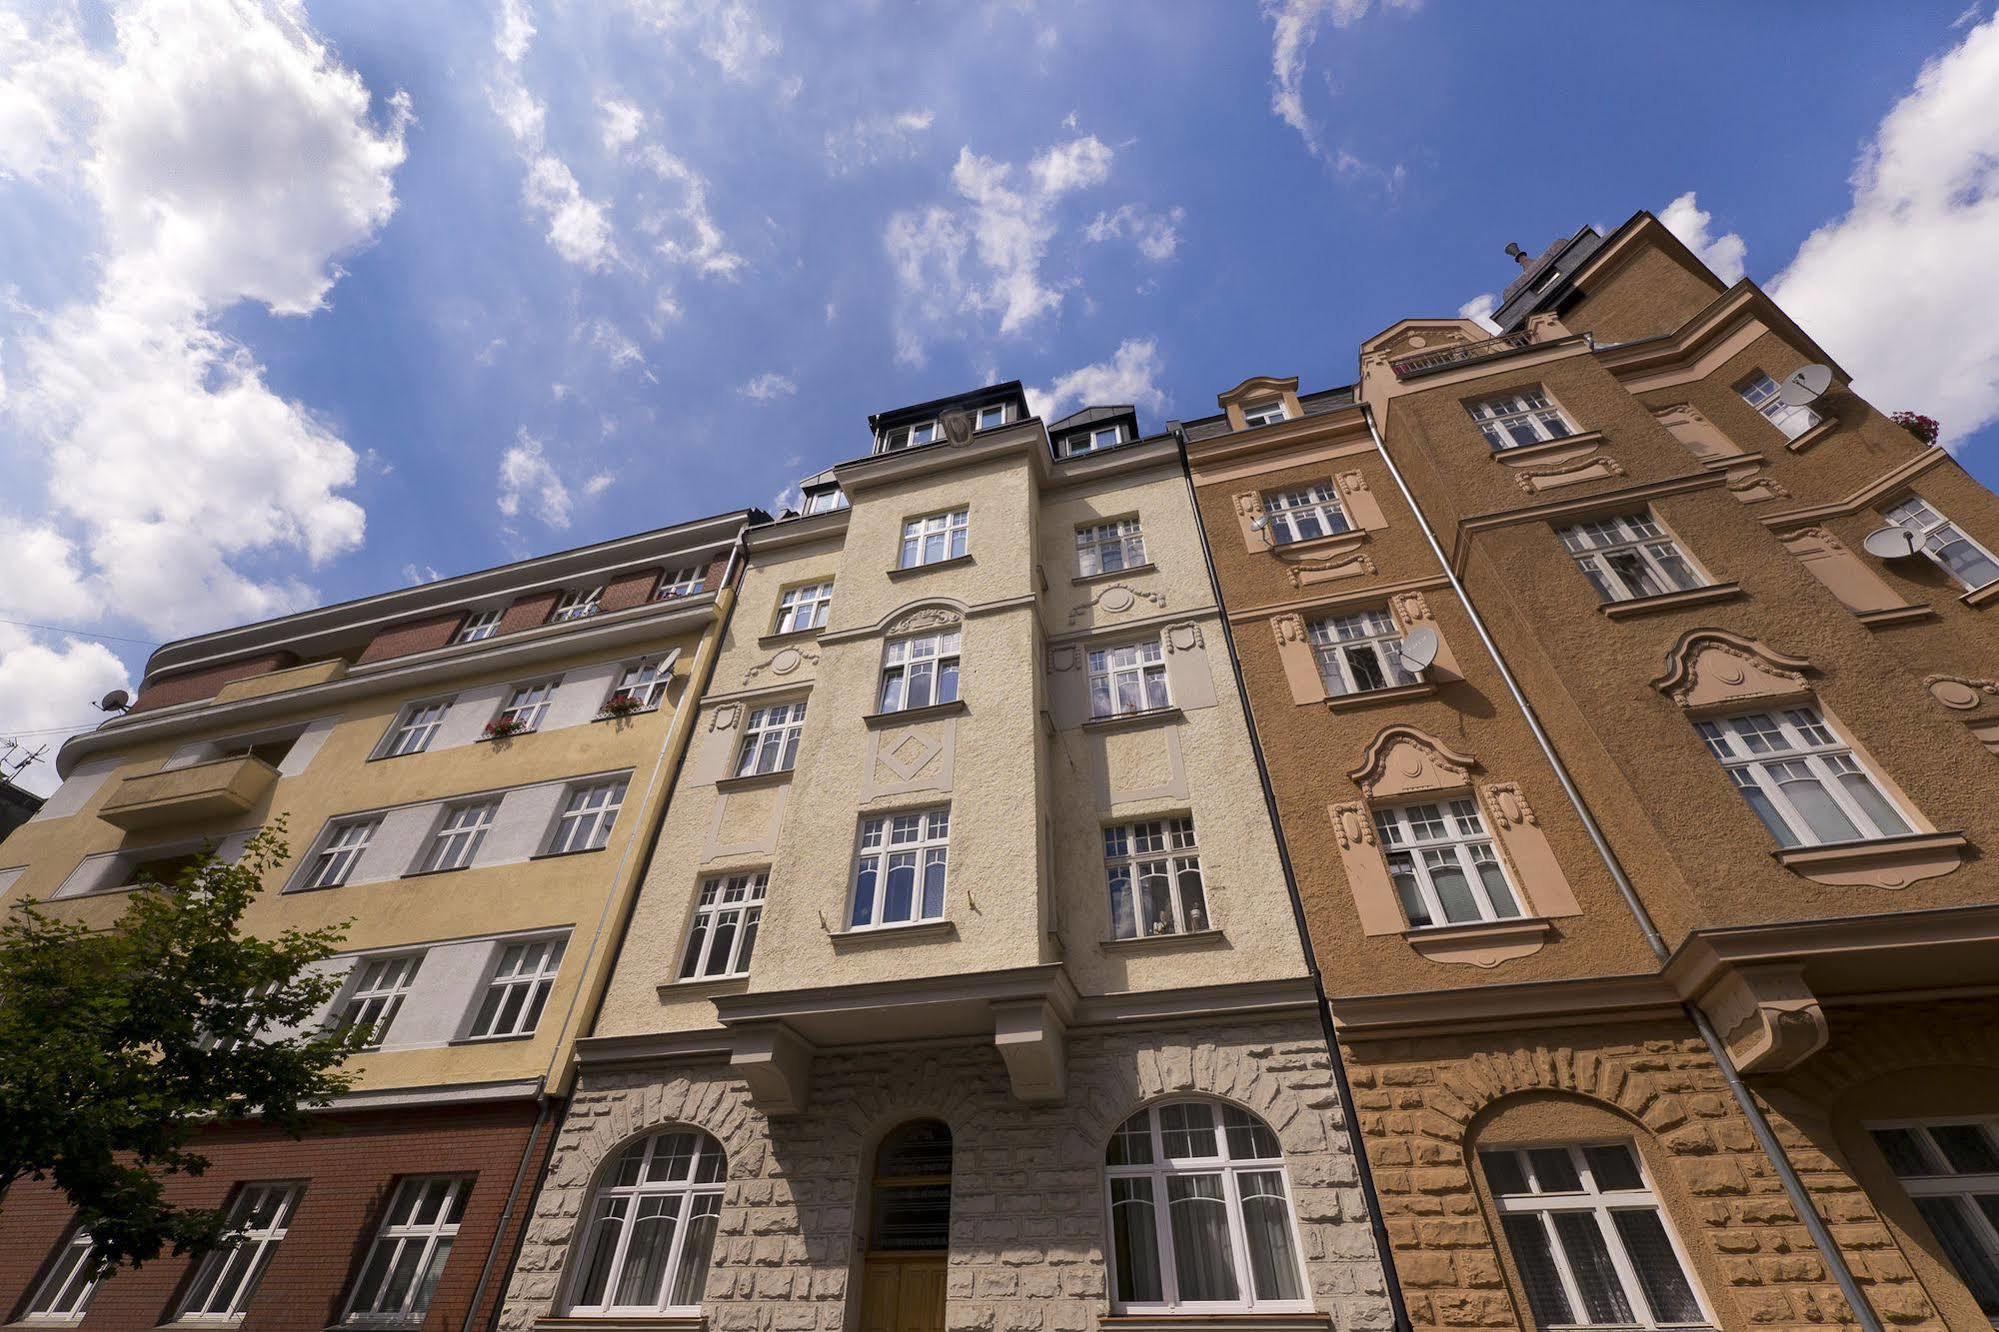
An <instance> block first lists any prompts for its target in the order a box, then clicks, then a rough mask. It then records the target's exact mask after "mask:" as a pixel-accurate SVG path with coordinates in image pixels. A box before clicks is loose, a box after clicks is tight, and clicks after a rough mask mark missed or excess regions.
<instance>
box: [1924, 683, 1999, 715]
mask: <svg viewBox="0 0 1999 1332" xmlns="http://www.w3.org/2000/svg"><path fill="white" fill-rule="evenodd" d="M1923 684H1924V685H1926V686H1927V687H1928V688H1929V691H1930V697H1931V698H1933V699H1935V700H1936V701H1937V702H1939V703H1941V704H1943V705H1944V706H1945V707H1947V708H1949V709H1951V710H1952V711H1953V712H1969V711H1971V710H1972V709H1973V708H1975V707H1977V706H1978V705H1979V704H1981V703H1983V702H1984V701H1985V699H1984V698H1983V697H1981V695H1987V694H1990V695H1995V696H1999V680H1974V679H1971V678H1970V677H1968V676H1963V675H1926V676H1924V677H1923Z"/></svg>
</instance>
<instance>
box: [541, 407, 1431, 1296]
mask: <svg viewBox="0 0 1999 1332" xmlns="http://www.w3.org/2000/svg"><path fill="white" fill-rule="evenodd" d="M869 424H870V427H871V430H872V433H873V450H872V451H871V452H870V453H868V454H867V455H866V456H863V457H860V458H857V459H856V460H854V461H851V462H848V463H843V464H841V465H839V466H837V467H835V468H833V469H832V470H831V471H830V472H828V473H825V474H822V475H821V476H818V477H814V478H812V479H811V480H809V481H808V482H806V483H805V486H804V495H805V498H804V502H803V505H802V510H803V511H802V512H801V513H799V514H797V515H794V516H787V517H786V518H784V519H783V520H780V521H777V522H774V523H771V524H768V525H760V526H757V527H754V528H752V529H751V531H750V532H749V534H748V537H747V544H748V549H749V555H748V560H747V564H746V569H745V573H744V580H743V587H742V593H741V596H740V599H739V601H738V604H737V609H736V611H735V614H734V615H733V617H732V620H731V623H730V625H729V628H728V631H727V633H726V636H725V638H724V640H723V644H722V647H721V651H720V653H719V654H718V657H717V661H716V667H715V673H714V677H713V681H712V683H711V685H710V688H709V690H708V692H707V694H706V695H705V696H704V697H703V698H702V700H701V703H700V707H699V712H698V716H697V718H696V722H695V726H694V735H693V738H692V741H691V743H690V747H689V750H688V755H687V762H686V764H685V766H684V768H683V769H682V773H681V777H680V780H679V781H678V783H677V784H676V786H675V789H674V791H673V796H672V800H671V803H670V806H669V809H668V812H667V817H666V821H665V824H664V826H663V828H662V830H661V835H660V840H659V844H658V847H657V850H656V853H655V855H654V857H653V860H652V865H651V868H650V870H649V871H648V872H647V875H646V879H645V883H644V887H643V889H642V890H641V892H640V895H639V898H638V901H637V903H636V906H635V908H634V912H633V917H632V921H631V925H630V928H629V931H628V932H627V935H626V938H625V941H624V946H623V948H622V951H621V953H620V956H619V958H618V961H617V964H616V967H615V969H614V972H613V975H612V980H611V984H610V987H609V990H608V991H607V993H606V996H605V1000H604V1004H603V1008H602V1011H601V1014H600V1016H599V1018H598V1020H597V1024H596V1027H595V1029H594V1032H593V1034H592V1035H590V1036H589V1037H588V1038H586V1039H585V1040H583V1041H581V1042H580V1043H579V1045H578V1059H579V1080H578V1084H577V1090H576V1093H575V1096H574V1098H573V1099H572V1101H571V1103H570V1106H569V1108H568V1113H567V1115H566V1117H565V1119H564V1122H563V1125H562V1128H561V1130H560V1132H559V1134H558V1136H557V1139H556V1143H555V1146H554V1150H553V1155H552V1157H551V1159H550V1162H549V1165H548V1169H547V1171H546V1174H545V1176H544V1178H543V1180H542V1183H541V1187H540V1190H539V1193H538V1196H537V1199H536V1203H535V1209H534V1215H533V1218H532V1220H531V1221H530V1223H529V1228H528V1233H527V1238H526V1242H525V1245H524V1247H523V1250H522V1253H521V1257H520V1262H519V1265H518V1267H517V1268H516V1270H515V1272H514V1274H513V1280H512V1284H511V1287H510V1290H509V1294H508V1298H507V1303H506V1307H505V1309H504V1311H503V1314H502V1321H501V1325H502V1326H503V1327H506V1328H510V1329H526V1328H553V1327H571V1326H600V1325H608V1326H648V1327H652V1326H676V1325H678V1326H697V1325H699V1324H700V1323H701V1322H702V1321H703V1320H706V1321H707V1322H709V1323H710V1324H711V1325H714V1326H719V1327H725V1328H792V1329H808V1328H826V1329H835V1328H842V1327H849V1328H852V1327H860V1328H868V1329H904V1328H906V1329H941V1328H943V1327H945V1326H950V1327H987V1328H993V1327H1003V1328H1007V1329H1011V1330H1012V1332H1027V1330H1028V1329H1048V1330H1049V1332H1057V1330H1065V1329H1082V1328H1086V1327H1089V1326H1092V1325H1093V1324H1095V1323H1096V1322H1097V1321H1098V1320H1099V1319H1101V1318H1105V1317H1112V1318H1117V1319H1120V1320H1122V1323H1123V1324H1125V1325H1130V1326H1133V1327H1139V1326H1150V1325H1156V1324H1157V1323H1158V1322H1159V1320H1160V1319H1172V1318H1176V1317H1180V1316H1182V1315H1186V1314H1189V1313H1192V1312H1205V1313H1208V1314H1212V1315H1216V1316H1217V1317H1220V1318H1222V1320H1223V1321H1230V1320H1233V1322H1232V1324H1231V1325H1235V1326H1242V1327H1263V1326H1277V1325H1284V1326H1291V1325H1300V1326H1314V1325H1316V1326H1327V1325H1331V1326H1336V1327H1341V1328H1347V1327H1378V1326H1384V1325H1386V1324H1387V1323H1388V1322H1389V1321H1390V1319H1391V1317H1392V1315H1391V1312H1390V1309H1389V1305H1388V1301H1387V1297H1386V1294H1385V1291H1384V1285H1383V1280H1382V1276H1381V1268H1380V1264H1379V1257H1378V1251H1377V1248H1376V1245H1375V1240H1374V1235H1373V1233H1372V1231H1371V1229H1370V1225H1369V1223H1368V1220H1367V1213H1366V1208H1365V1204H1364V1201H1363V1196H1362V1191H1361V1188H1360V1186H1359V1175H1358V1163H1357V1158H1356V1156H1355V1155H1354V1151H1353V1147H1352V1141H1351V1138H1350V1135H1349V1128H1348V1121H1347V1119H1346V1115H1345V1107H1344V1104H1343V1100H1342V1096H1341V1092H1340V1087H1339V1084H1338V1078H1337V1073H1336V1069H1335V1068H1334V1067H1333V1065H1332V1062H1331V1059H1330V1055H1329V1051H1328V1048H1327V1045H1326V1043H1325V1039H1324V1035H1323V1031H1322V1028H1321V1026H1320V1023H1319V1020H1318V1017H1317V1014H1316V1012H1315V1002H1314V992H1313V987H1312V983H1311V980H1310V977H1309V974H1308V970H1307V967H1306V964H1305V959H1304V955H1303V952H1302V950H1301V947H1300V943H1299V935H1298V933H1297V930H1296V926H1295V922H1294V916H1293V912H1292V908H1291V905H1290V901H1289V898H1288V895H1287V891H1286V886H1285V879H1284V875H1283V872H1282V867H1281V864H1280V860H1279V855H1278V849H1277V845H1276V842H1275V838H1274V836H1273V832H1272V828H1271V825H1270V822H1269V820H1268V817H1267V814H1266V813H1265V810H1264V806H1263V804H1262V802H1261V800H1260V799H1258V798H1256V796H1255V785H1254V778H1253V775H1252V774H1253V773H1254V760H1253V758H1252V755H1251V753H1250V749H1249V736H1248V732H1247V729H1246V724H1245V716H1244V711H1243V708H1242V705H1241V702H1240V698H1239V695H1238V693H1237V690H1236V688H1235V685H1234V680H1233V674H1232V669H1231V666H1230V663H1229V661H1228V659H1227V656H1226V653H1225V649H1224V646H1223V641H1222V635H1221V633H1220V620H1219V612H1218V609H1217V607H1216V605H1215V603H1214V600H1213V597H1212V594H1211V591H1210V584H1209V580H1208V577H1207V573H1206V569H1205V564H1204V560H1203V557H1202V553H1201V544H1200V536H1199V530H1198V526H1197V524H1196V522H1195V520H1194V516H1193V512H1192V506H1191V503H1190V498H1189V492H1188V490H1187V487H1186V484H1185V479H1184V476H1183V473H1182V470H1181V464H1180V460H1179V454H1178V448H1177V444H1176V443H1175V441H1174V440H1173V439H1172V438H1171V437H1170V436H1167V435H1153V436H1150V437H1141V435H1140V432H1139V426H1138V420H1137V417H1136V414H1135V413H1134V412H1133V411H1132V410H1131V409H1130V408H1129V407H1117V406H1105V407H1093V408H1088V409H1085V410H1083V411H1081V412H1078V413H1076V414H1074V415H1072V416H1070V417H1067V418H1064V419H1063V420H1061V421H1058V422H1052V423H1047V424H1044V423H1043V422H1042V421H1040V420H1038V419H1036V418H1035V417H1033V416H1031V415H1029V413H1028V408H1027V403H1026V400H1025V398H1024V396H1023V394H1022V391H1021V388H1020V386H1019V385H1018V384H1017V383H1014V384H1000V385H995V386H993V387H991V388H988V389H985V390H981V391H978V392H975V393H971V394H966V395H962V396H959V397H956V398H952V399H946V400H940V401H936V402H930V403H924V404H919V405H916V406H912V407H908V408H904V409H899V410H897V411H894V412H887V413H883V414H880V415H878V416H876V417H874V418H872V419H871V421H870V423H869Z"/></svg>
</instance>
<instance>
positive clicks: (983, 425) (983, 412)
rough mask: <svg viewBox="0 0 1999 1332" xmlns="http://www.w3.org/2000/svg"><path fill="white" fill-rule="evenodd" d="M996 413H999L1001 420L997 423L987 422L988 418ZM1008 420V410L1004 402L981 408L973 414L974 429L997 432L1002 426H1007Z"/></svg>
mask: <svg viewBox="0 0 1999 1332" xmlns="http://www.w3.org/2000/svg"><path fill="white" fill-rule="evenodd" d="M994 412H998V413H999V420H997V421H988V420H986V417H988V416H989V415H991V414H992V413H994ZM1006 418H1007V410H1006V404H1005V403H1003V402H994V403H988V404H987V405H986V406H984V407H981V408H979V409H978V410H977V411H975V412H973V413H972V429H973V430H997V429H999V428H1000V427H1001V426H1003V425H1005V424H1006Z"/></svg>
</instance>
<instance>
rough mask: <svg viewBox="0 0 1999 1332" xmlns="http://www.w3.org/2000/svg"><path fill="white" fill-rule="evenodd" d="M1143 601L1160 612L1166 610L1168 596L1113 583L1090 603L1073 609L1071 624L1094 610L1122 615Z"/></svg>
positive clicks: (1070, 613)
mask: <svg viewBox="0 0 1999 1332" xmlns="http://www.w3.org/2000/svg"><path fill="white" fill-rule="evenodd" d="M1141 600H1144V601H1149V602H1151V603H1152V604H1153V605H1154V606H1156V607H1158V608H1159V609H1160V610H1165V609H1166V595H1165V594H1164V593H1162V592H1148V591H1145V590H1144V589H1142V588H1135V587H1131V586H1129V585H1128V584H1125V583H1112V584H1111V585H1110V586H1109V587H1106V588H1102V589H1100V590H1099V591H1098V592H1097V594H1096V595H1095V596H1093V597H1091V598H1090V599H1089V600H1088V601H1085V602H1083V603H1082V604H1080V605H1078V606H1073V607H1071V608H1070V610H1069V623H1071V624H1074V623H1075V622H1076V621H1078V620H1080V619H1082V618H1083V617H1084V616H1085V615H1088V614H1089V613H1090V611H1091V610H1092V609H1101V610H1106V611H1109V612H1110V613H1111V614H1113V615H1121V614H1123V613H1124V612H1125V611H1128V610H1130V609H1131V608H1132V607H1133V606H1136V605H1137V604H1138V603H1139V602H1140V601H1141Z"/></svg>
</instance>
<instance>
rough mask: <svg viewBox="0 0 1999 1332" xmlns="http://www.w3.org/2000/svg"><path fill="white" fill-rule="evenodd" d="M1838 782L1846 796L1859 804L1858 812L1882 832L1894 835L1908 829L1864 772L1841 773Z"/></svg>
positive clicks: (1898, 834) (1906, 824)
mask: <svg viewBox="0 0 1999 1332" xmlns="http://www.w3.org/2000/svg"><path fill="white" fill-rule="evenodd" d="M1839 784H1840V786H1841V787H1842V788H1843V789H1844V790H1845V791H1846V794H1847V798H1848V799H1850V800H1852V801H1853V803H1854V804H1856V805H1858V806H1860V812H1861V813H1863V814H1865V815H1866V816H1867V817H1868V819H1869V820H1870V821H1872V822H1873V824H1874V826H1875V827H1876V828H1878V829H1880V830H1881V832H1882V833H1884V834H1885V835H1887V836H1890V837H1895V836H1900V835H1901V834H1903V833H1906V832H1908V831H1909V825H1908V823H1907V822H1905V821H1904V820H1903V818H1902V816H1901V815H1900V814H1897V813H1896V812H1895V807H1894V806H1893V805H1891V804H1889V803H1888V798H1887V797H1886V796H1884V795H1882V794H1881V792H1880V790H1879V789H1878V788H1877V787H1876V786H1875V785H1874V783H1873V782H1871V781H1869V780H1868V779H1867V776H1866V774H1864V773H1858V772H1845V773H1841V774H1840V777H1839Z"/></svg>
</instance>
